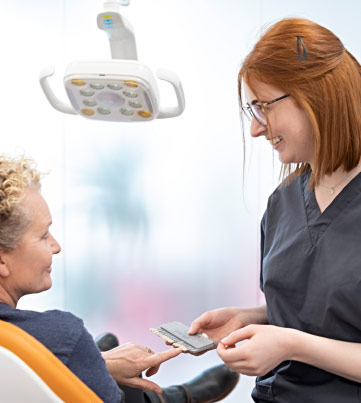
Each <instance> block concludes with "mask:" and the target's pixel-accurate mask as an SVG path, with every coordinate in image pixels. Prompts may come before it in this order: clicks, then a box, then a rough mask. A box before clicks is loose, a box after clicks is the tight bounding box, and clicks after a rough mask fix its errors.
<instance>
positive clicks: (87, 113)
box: [80, 108, 95, 116]
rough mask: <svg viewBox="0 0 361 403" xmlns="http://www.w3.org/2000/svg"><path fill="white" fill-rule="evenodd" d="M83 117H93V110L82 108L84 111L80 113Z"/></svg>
mask: <svg viewBox="0 0 361 403" xmlns="http://www.w3.org/2000/svg"><path fill="white" fill-rule="evenodd" d="M80 112H81V113H82V114H83V115H86V116H93V115H94V113H95V112H94V111H93V109H87V108H84V109H82V110H81V111H80Z"/></svg>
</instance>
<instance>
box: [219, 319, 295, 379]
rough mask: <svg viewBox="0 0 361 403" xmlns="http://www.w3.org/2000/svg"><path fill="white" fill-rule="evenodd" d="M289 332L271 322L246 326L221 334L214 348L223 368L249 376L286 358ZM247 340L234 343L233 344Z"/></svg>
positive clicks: (259, 372) (271, 367)
mask: <svg viewBox="0 0 361 403" xmlns="http://www.w3.org/2000/svg"><path fill="white" fill-rule="evenodd" d="M292 331H293V329H287V328H282V327H277V326H271V325H249V326H246V327H244V328H243V329H239V330H236V331H234V332H232V333H231V334H230V335H228V336H227V337H225V338H224V339H223V340H222V341H221V342H220V343H219V344H218V347H217V352H218V355H219V356H220V357H221V359H222V360H223V361H224V364H225V365H226V367H228V368H230V369H232V370H233V371H235V372H240V373H241V374H245V375H251V376H262V375H265V374H267V373H268V372H269V371H270V370H272V369H273V368H275V367H276V366H277V365H278V364H280V363H281V362H282V361H285V360H288V359H290V354H291V349H292ZM243 340H247V341H246V342H245V343H242V344H240V345H238V346H236V345H235V344H236V343H238V342H240V341H243Z"/></svg>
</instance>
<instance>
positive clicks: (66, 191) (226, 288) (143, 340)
mask: <svg viewBox="0 0 361 403" xmlns="http://www.w3.org/2000/svg"><path fill="white" fill-rule="evenodd" d="M102 9H103V2H102V1H100V0H76V1H74V0H71V1H70V0H52V1H47V0H17V1H13V0H1V1H0V15H1V17H0V18H1V24H0V33H1V67H0V71H1V76H2V79H1V90H2V96H1V97H0V107H1V122H2V127H3V129H2V130H1V132H2V135H1V152H5V153H11V154H19V153H21V154H26V155H28V156H31V157H33V158H34V159H35V160H36V161H37V162H38V166H39V168H40V169H41V170H43V171H47V172H49V175H48V176H47V177H46V178H45V179H44V181H43V194H44V196H45V198H46V199H47V201H48V203H49V205H50V209H51V211H52V214H53V222H54V224H53V227H52V232H53V234H54V236H55V237H56V238H57V239H58V240H59V242H60V243H61V245H62V247H63V250H62V253H61V254H60V255H58V256H56V257H55V258H54V263H53V283H54V285H53V288H52V289H51V290H50V291H48V292H46V293H43V294H41V295H34V296H28V297H24V298H23V299H22V301H21V303H20V305H19V307H20V308H25V309H35V310H47V309H53V308H59V309H63V310H68V311H71V312H73V313H74V314H76V315H78V316H80V317H82V318H83V319H84V321H85V324H86V326H87V328H88V329H89V331H90V332H91V333H92V334H93V335H94V336H97V335H98V334H99V333H102V332H104V331H112V332H114V333H116V334H117V335H118V336H119V339H120V341H121V342H128V341H133V342H136V343H139V344H143V345H147V346H150V347H151V348H152V349H153V350H155V351H160V350H162V349H164V348H166V347H165V345H164V344H163V342H162V341H161V339H158V338H157V337H156V336H154V335H153V334H151V333H150V332H149V330H148V329H149V328H150V327H156V326H158V325H160V324H161V323H164V322H167V321H172V320H177V321H181V322H184V323H186V324H190V323H191V322H192V320H194V319H195V318H196V317H197V316H199V315H200V314H201V313H203V312H205V311H207V310H210V309H214V308H217V307H222V306H241V307H248V306H255V305H258V304H260V303H262V302H263V296H262V294H261V293H260V291H259V285H258V283H259V222H260V219H261V217H262V214H263V211H264V209H265V206H266V202H267V198H268V195H269V194H270V193H271V191H272V190H273V188H274V187H275V186H276V185H277V183H278V173H279V168H280V166H279V162H278V160H277V155H273V153H272V149H271V147H270V146H269V144H267V142H266V141H265V140H264V139H258V140H255V141H251V140H250V139H249V136H246V160H245V163H243V151H244V149H243V143H242V134H241V129H240V118H239V105H238V99H237V73H238V69H239V66H240V63H241V61H242V59H243V58H244V57H245V56H246V54H247V53H248V52H249V51H250V50H251V49H252V46H253V45H254V43H255V42H256V41H257V39H258V37H259V35H260V34H261V33H262V31H263V30H264V29H265V28H266V27H267V26H269V25H270V24H271V23H273V22H276V21H277V20H279V19H281V18H284V17H295V16H300V17H306V18H310V19H312V20H315V21H316V22H318V23H320V24H321V25H325V26H326V27H328V28H329V29H331V30H333V31H334V32H335V33H336V34H337V35H338V36H340V38H341V40H342V41H343V42H344V44H345V46H346V47H347V49H348V50H350V51H351V52H352V53H353V54H354V55H355V56H356V57H357V58H359V59H360V58H361V42H360V41H359V37H360V31H361V29H360V26H359V16H360V15H361V3H360V2H359V1H356V0H354V1H352V0H344V1H343V2H339V1H336V0H328V1H325V0H312V1H311V0H304V1H302V2H289V1H285V0H273V1H272V2H271V1H265V0H253V1H252V2H250V1H244V0H228V1H224V2H221V1H215V0H207V1H206V0H197V1H194V0H183V1H179V0H154V1H149V0H131V4H130V6H129V7H122V9H121V12H122V14H123V15H124V16H125V17H126V18H127V19H129V21H130V22H131V24H132V25H133V28H134V31H135V34H136V39H137V49H138V57H139V60H140V61H141V62H143V63H145V64H146V65H148V66H149V67H151V68H152V69H153V70H155V69H156V68H158V67H165V68H169V69H171V70H174V71H175V72H176V73H177V74H178V75H179V76H180V78H181V80H182V83H183V88H184V92H185V97H186V109H185V112H184V113H183V115H181V116H180V117H178V118H175V119H167V120H159V121H157V120H155V121H152V122H149V123H132V124H130V123H112V122H104V123H102V122H97V121H90V120H86V119H84V118H82V117H78V116H70V115H64V114H61V113H59V112H57V111H55V110H54V109H52V107H51V106H50V105H49V104H48V102H47V100H46V99H45V96H44V95H43V93H42V92H41V89H40V86H39V83H38V75H39V72H40V70H41V69H42V68H43V67H45V66H47V65H50V64H55V66H56V74H55V76H54V77H52V78H51V82H52V85H53V86H54V87H56V89H57V92H58V95H59V93H61V95H62V96H63V98H64V99H65V91H64V90H63V89H62V79H63V73H64V69H65V66H66V65H67V64H68V63H69V62H71V61H73V60H78V59H79V60H81V59H92V60H97V59H99V60H100V59H110V49H109V43H108V39H107V37H106V36H105V34H104V33H103V32H102V31H100V30H99V29H98V28H97V25H96V16H97V14H98V13H99V12H100V11H102ZM160 91H161V100H162V99H163V101H165V102H166V103H169V102H168V101H169V99H171V95H170V93H171V91H169V88H168V87H167V85H166V84H165V85H164V86H162V85H160ZM219 362H220V361H219V358H218V356H217V354H216V353H215V352H210V353H207V354H205V355H203V356H201V357H193V356H190V355H182V356H181V357H178V358H176V359H175V360H173V361H170V362H167V363H165V364H164V365H163V366H162V367H161V369H160V371H159V373H158V374H157V375H156V376H155V377H154V380H155V381H156V382H158V383H159V384H160V385H162V386H167V385H170V384H177V383H180V382H184V381H187V380H189V379H190V378H191V377H193V376H195V375H197V374H198V373H199V372H201V371H202V370H204V369H206V368H208V367H209V366H211V365H214V364H218V363H219ZM253 383H254V379H253V378H252V377H246V376H243V377H242V378H241V381H240V384H239V386H238V387H237V388H236V390H235V391H234V392H233V393H232V394H231V395H230V396H229V397H227V398H226V399H225V401H226V402H228V403H231V402H240V401H241V402H246V403H247V402H251V401H252V400H251V398H250V392H251V390H252V388H253Z"/></svg>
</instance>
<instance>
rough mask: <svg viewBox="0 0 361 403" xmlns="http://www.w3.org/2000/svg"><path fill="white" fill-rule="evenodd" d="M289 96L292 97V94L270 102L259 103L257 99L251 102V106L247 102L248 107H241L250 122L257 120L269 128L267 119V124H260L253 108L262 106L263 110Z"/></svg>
mask: <svg viewBox="0 0 361 403" xmlns="http://www.w3.org/2000/svg"><path fill="white" fill-rule="evenodd" d="M289 96H290V94H285V95H282V96H281V97H278V98H275V99H272V101H268V102H259V101H258V100H257V99H255V100H254V101H252V102H251V105H250V104H249V103H248V102H247V103H246V106H241V109H242V111H243V113H244V114H245V115H246V116H247V118H248V119H249V120H252V118H255V119H256V120H257V122H258V123H259V124H260V125H262V126H268V123H267V119H266V123H262V122H260V120H259V119H258V118H257V116H256V115H255V114H254V113H253V110H252V106H253V105H256V104H259V105H261V106H262V109H264V107H265V106H268V105H271V104H274V103H275V102H277V101H280V100H281V99H284V98H287V97H289ZM265 117H266V115H265Z"/></svg>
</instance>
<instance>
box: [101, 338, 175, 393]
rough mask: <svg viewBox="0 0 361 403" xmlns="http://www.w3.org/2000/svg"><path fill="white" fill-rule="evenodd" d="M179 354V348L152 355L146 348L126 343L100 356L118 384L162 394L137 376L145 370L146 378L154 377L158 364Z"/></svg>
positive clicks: (150, 382)
mask: <svg viewBox="0 0 361 403" xmlns="http://www.w3.org/2000/svg"><path fill="white" fill-rule="evenodd" d="M181 352H182V349H181V348H176V349H171V350H166V351H162V352H160V353H156V354H154V353H152V352H149V349H147V347H143V346H140V345H138V344H134V343H126V344H123V345H121V346H119V347H116V348H113V349H112V350H109V351H105V352H103V353H102V356H103V358H104V360H105V362H106V365H107V368H108V370H109V372H110V373H111V375H112V376H113V378H114V379H115V381H116V382H117V383H118V384H120V385H125V386H131V387H133V388H140V389H144V390H151V391H153V392H156V393H162V389H161V388H160V387H159V386H158V385H157V384H156V383H154V382H152V381H149V380H147V379H142V378H139V375H140V374H141V373H142V372H143V371H145V370H147V372H146V375H147V376H152V375H154V374H155V373H157V372H158V369H159V367H160V364H162V363H163V362H165V361H167V360H169V359H171V358H173V357H176V356H177V355H179V354H180V353H181Z"/></svg>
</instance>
